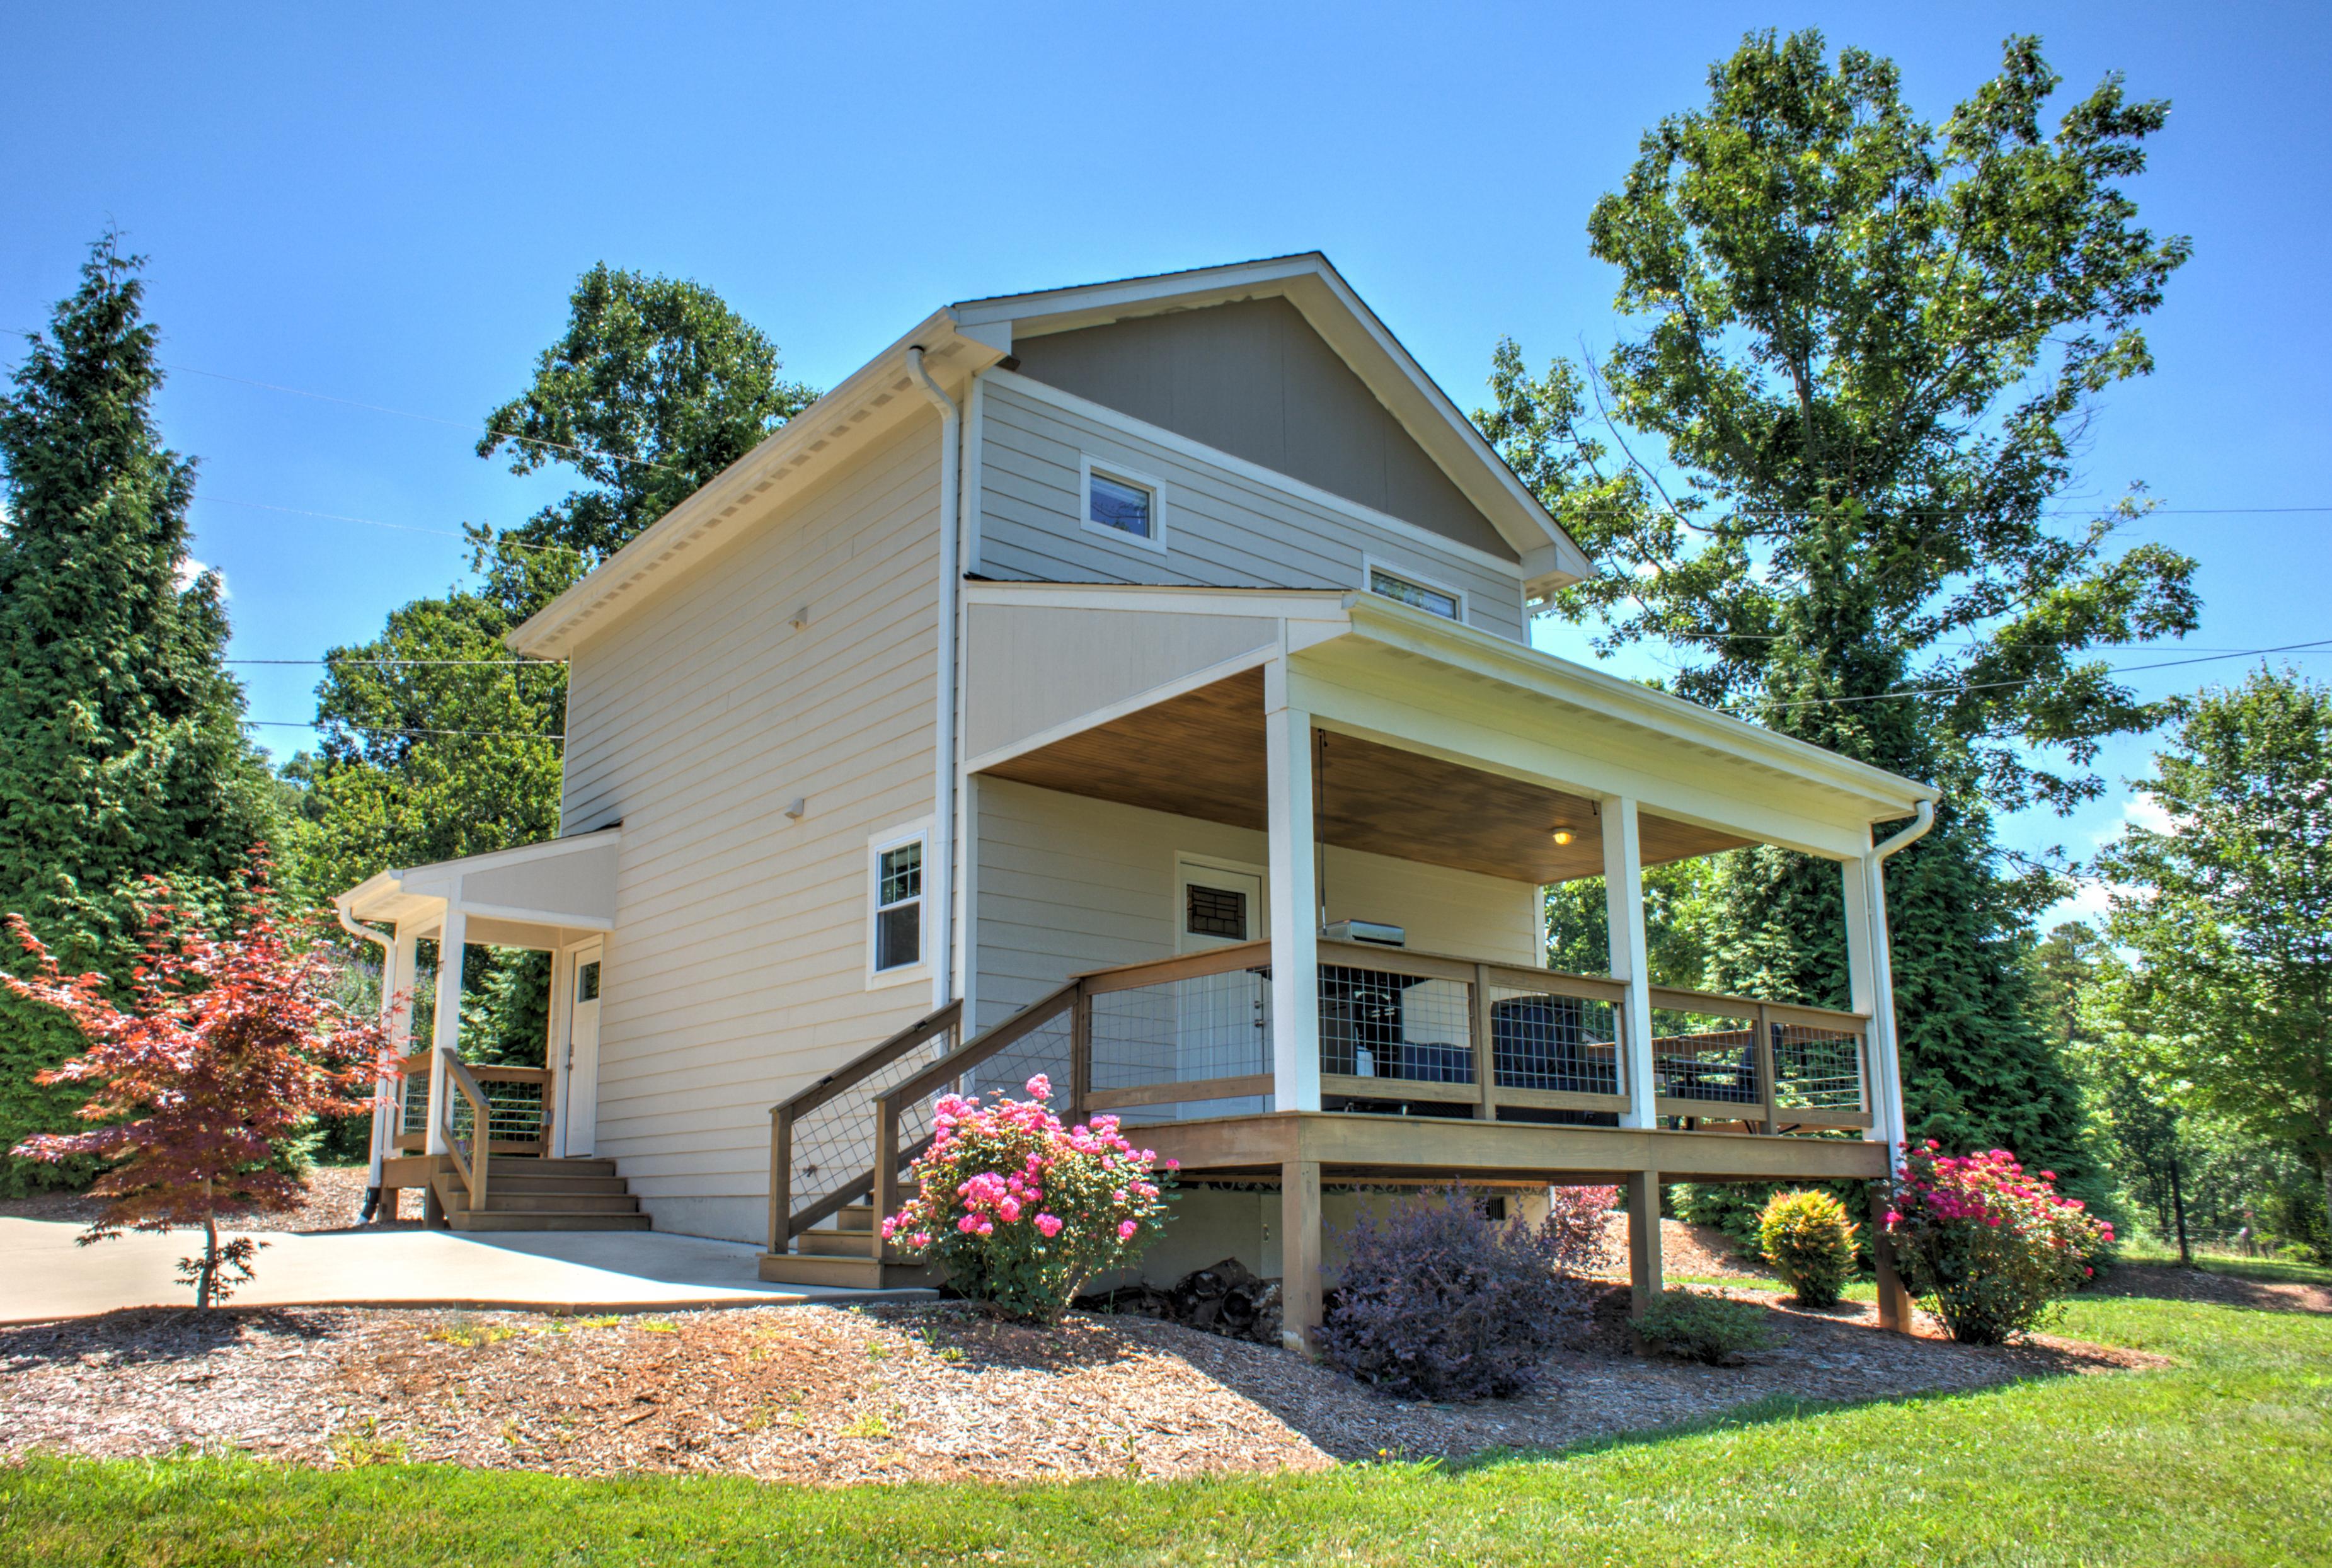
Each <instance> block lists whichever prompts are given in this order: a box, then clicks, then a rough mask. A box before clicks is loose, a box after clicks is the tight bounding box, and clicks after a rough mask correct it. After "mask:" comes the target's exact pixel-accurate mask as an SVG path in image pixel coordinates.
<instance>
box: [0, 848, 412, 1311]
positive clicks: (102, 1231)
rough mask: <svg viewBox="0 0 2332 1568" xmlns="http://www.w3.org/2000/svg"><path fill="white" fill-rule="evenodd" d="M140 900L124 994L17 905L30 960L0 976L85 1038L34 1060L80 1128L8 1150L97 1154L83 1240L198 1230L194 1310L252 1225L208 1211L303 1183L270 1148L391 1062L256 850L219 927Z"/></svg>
mask: <svg viewBox="0 0 2332 1568" xmlns="http://www.w3.org/2000/svg"><path fill="white" fill-rule="evenodd" d="M148 887H149V892H150V893H151V894H152V895H153V897H154V900H155V903H154V907H153V913H152V915H151V918H150V921H149V923H148V929H147V935H146V945H145V953H144V957H143V960H142V961H140V963H139V966H138V970H137V972H136V975H135V978H134V982H133V992H134V995H133V999H132V1000H131V1002H130V1005H129V1006H128V1007H126V1008H123V1007H118V1006H116V1005H115V1004H114V1002H113V1001H112V1000H111V999H110V996H109V994H108V993H109V992H110V990H111V984H110V981H109V980H108V979H107V977H106V976H104V975H102V974H100V973H98V972H96V971H94V970H91V971H87V972H84V973H81V974H79V975H74V976H70V977H68V976H67V975H66V974H65V972H64V971H63V970H62V968H61V967H60V966H59V964H58V962H57V960H56V957H55V955H54V954H53V953H52V952H51V951H49V950H48V948H47V947H46V946H45V945H44V944H43V942H41V940H40V938H39V937H37V936H35V935H34V934H33V932H32V930H31V928H30V927H29V926H28V925H27V924H26V923H25V922H24V919H23V918H22V917H21V916H11V917H9V921H8V927H9V930H10V932H11V933H12V934H13V935H14V938H15V939H16V941H17V942H19V943H21V944H22V945H23V947H24V951H25V952H26V953H27V954H29V955H30V956H31V958H32V959H33V970H34V972H33V975H32V976H31V978H29V979H20V978H18V977H17V976H14V975H7V974H0V984H5V986H6V988H7V990H9V992H10V993H11V994H13V995H14V996H17V997H20V998H23V999H26V1000H28V1001H33V1002H37V1003H39V1004H41V1005H42V1006H44V1007H48V1008H53V1009H57V1010H59V1011H60V1012H62V1014H63V1015H64V1016H65V1017H67V1018H70V1019H72V1023H73V1026H74V1027H75V1028H77V1029H78V1030H79V1031H80V1033H81V1036H82V1037H84V1039H85V1040H86V1042H87V1045H88V1049H87V1050H86V1051H84V1052H83V1053H82V1054H81V1055H80V1056H74V1057H72V1059H71V1060H69V1061H66V1062H63V1063H62V1064H60V1065H59V1066H54V1067H52V1068H49V1069H47V1070H46V1071H44V1072H43V1074H42V1075H41V1076H42V1080H43V1082H44V1083H50V1084H56V1085H67V1086H70V1087H71V1088H72V1089H74V1090H76V1091H79V1092H82V1093H86V1094H87V1095H89V1099H88V1101H87V1103H86V1104H83V1105H82V1106H81V1112H80V1115H81V1120H82V1121H84V1122H87V1123H91V1126H90V1127H89V1129H88V1130H87V1131H84V1132H80V1133H38V1134H35V1135H34V1136H33V1137H30V1138H27V1139H25V1140H24V1142H23V1143H20V1144H18V1145H17V1147H16V1149H15V1153H16V1154H17V1155H18V1156H19V1157H20V1158H23V1159H28V1160H37V1161H52V1162H53V1161H60V1160H77V1159H95V1160H98V1161H101V1162H104V1163H105V1166H106V1170H105V1173H104V1174H103V1175H102V1176H100V1178H99V1179H98V1181H97V1185H96V1188H95V1191H96V1192H97V1194H98V1195H99V1196H100V1197H102V1198H105V1199H108V1200H110V1201H109V1202H108V1203H107V1205H106V1208H105V1209H104V1211H103V1212H102V1213H101V1214H100V1216H99V1217H98V1219H96V1221H95V1222H94V1223H92V1224H91V1226H90V1228H89V1229H88V1230H87V1231H85V1232H84V1233H83V1234H82V1235H81V1238H80V1239H81V1242H82V1243H83V1244H87V1243H90V1242H93V1241H102V1240H105V1239H106V1238H110V1237H113V1236H118V1235H119V1234H120V1233H121V1232H122V1231H123V1230H124V1229H136V1230H154V1231H163V1230H169V1229H175V1228H177V1227H181V1226H200V1227H201V1228H202V1231H203V1250H202V1251H201V1253H199V1254H198V1255H196V1257H189V1258H186V1259H184V1260H182V1261H181V1262H180V1264H179V1266H178V1267H179V1273H180V1274H181V1275H182V1276H184V1277H185V1278H186V1281H187V1282H188V1283H189V1284H191V1285H192V1286H194V1288H195V1305H196V1306H197V1307H204V1308H207V1307H208V1306H209V1305H211V1304H212V1303H213V1302H214V1301H218V1300H222V1299H224V1298H225V1296H227V1295H229V1294H230V1293H231V1291H232V1290H233V1288H234V1286H235V1285H236V1284H237V1283H239V1282H240V1281H242V1280H245V1279H248V1278H250V1277H251V1264H252V1258H253V1253H254V1250H255V1249H254V1247H253V1242H252V1239H251V1238H249V1237H247V1236H245V1237H239V1238H235V1239H234V1240H232V1241H227V1242H222V1241H221V1240H220V1239H219V1232H218V1226H219V1220H220V1219H222V1218H223V1217H226V1216H231V1215H234V1214H238V1213H244V1212H249V1211H253V1210H256V1211H260V1212H267V1211H271V1210H281V1209H290V1208H293V1207H296V1206H297V1204H298V1203H299V1201H300V1199H301V1194H302V1191H303V1190H304V1186H305V1183H304V1181H302V1180H301V1178H299V1177H295V1176H292V1175H288V1174H286V1173H285V1172H283V1171H280V1170H278V1169H275V1168H274V1161H273V1155H274V1151H275V1147H276V1145H277V1144H278V1143H281V1142H282V1141H283V1140H285V1139H286V1138H289V1137H290V1136H292V1134H293V1133H296V1132H298V1131H299V1130H300V1129H301V1126H302V1125H303V1124H304V1123H308V1122H311V1121H312V1120H313V1119H315V1118H316V1117H319V1116H352V1115H356V1114H358V1113H360V1112H363V1111H365V1110H367V1109H368V1105H369V1095H371V1093H372V1088H373V1085H374V1084H375V1083H376V1082H377V1081H378V1078H379V1077H380V1076H381V1075H383V1074H386V1073H387V1071H389V1070H390V1064H389V1058H388V1050H387V1037H386V1035H385V1034H384V1032H383V1030H382V1029H381V1028H380V1026H379V1024H378V1021H377V1020H375V1019H373V1018H356V1017H351V1016H350V1015H349V1013H347V1012H346V1011H344V1010H343V1009H341V1007H340V1006H339V1003H338V1002H337V1001H335V1000H334V999H333V990H334V989H335V987H336V986H337V983H338V974H337V964H336V961H335V959H334V957H333V954H332V951H331V949H330V945H329V944H328V943H326V942H322V941H321V940H318V939H312V938H311V939H309V940H301V939H300V938H298V937H296V936H294V935H292V934H291V933H290V932H286V931H285V930H284V929H283V927H282V925H280V924H279V923H278V922H277V918H276V916H275V915H274V913H272V902H273V901H272V898H271V896H270V894H269V890H268V886H267V865H266V861H265V859H264V858H263V856H262V857H260V858H258V859H256V860H255V861H254V863H253V866H252V868H251V870H250V871H249V873H248V874H247V875H245V876H244V877H243V878H242V879H240V885H239V886H238V888H237V892H238V894H240V896H239V897H238V898H237V899H236V900H235V903H236V904H237V905H238V906H239V907H240V908H241V909H242V911H243V912H244V913H242V914H241V915H240V916H239V917H238V918H237V919H236V920H235V922H234V925H233V926H232V928H231V929H229V930H228V931H227V932H225V934H224V935H221V934H215V933H214V932H213V931H212V930H211V929H210V927H209V924H208V923H207V922H205V920H203V919H202V918H201V917H200V916H198V915H196V914H195V913H193V912H191V911H189V910H187V909H186V908H185V907H184V906H182V905H180V904H177V903H176V902H174V901H173V900H172V899H171V898H170V896H169V890H168V889H167V886H165V885H164V884H161V883H160V882H159V881H154V882H152V883H149V884H148Z"/></svg>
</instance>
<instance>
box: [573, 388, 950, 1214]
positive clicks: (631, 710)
mask: <svg viewBox="0 0 2332 1568" xmlns="http://www.w3.org/2000/svg"><path fill="white" fill-rule="evenodd" d="M938 449H939V442H938V431H937V426H936V424H935V423H934V422H932V421H927V420H919V421H916V422H915V423H913V424H912V425H908V426H906V427H904V428H903V429H902V430H900V431H899V432H897V433H895V434H894V435H890V436H888V437H885V438H884V439H883V440H882V441H881V442H879V443H878V444H876V445H874V446H872V447H870V448H869V449H868V450H867V451H866V452H865V453H863V454H859V455H858V456H857V457H856V458H855V460H854V461H853V462H852V463H851V464H848V465H847V466H846V468H845V469H843V470H842V471H841V472H839V473H836V475H835V476H834V477H833V478H832V479H831V480H830V481H828V482H827V483H825V484H823V485H821V486H819V487H817V488H816V489H813V490H811V491H809V492H805V493H803V494H801V495H799V496H798V497H795V498H793V499H791V500H789V501H788V502H785V503H784V505H783V506H782V508H781V509H780V510H779V512H776V513H775V514H774V515H772V516H770V517H769V518H767V519H765V520H762V521H760V522H758V523H756V524H754V525H752V526H751V527H750V528H748V529H743V530H741V531H740V533H739V537H738V538H737V539H736V540H734V542H732V543H731V544H729V545H727V546H725V547H724V548H723V549H722V550H720V551H719V553H717V554H716V555H714V556H712V557H711V558H708V559H705V560H703V561H701V562H699V563H697V564H696V565H694V566H693V567H692V568H691V569H689V570H688V571H687V573H686V574H685V575H684V576H683V577H682V578H679V579H678V580H676V581H674V582H672V583H669V584H666V585H663V586H661V587H660V588H658V589H657V591H656V594H655V598H653V599H651V600H650V601H649V602H647V603H645V604H643V605H641V606H639V607H636V608H635V609H634V610H633V611H632V612H631V613H630V614H629V615H627V616H626V617H624V618H622V619H620V620H618V621H616V623H615V624H613V625H612V626H608V627H607V629H606V630H605V631H603V632H601V633H599V634H598V635H597V636H592V637H589V638H588V639H587V640H585V641H584V642H583V643H582V645H580V646H578V648H577V649H576V650H575V654H574V656H573V660H572V664H571V667H570V672H569V699H568V732H569V735H570V736H572V737H573V739H572V740H571V741H569V754H568V759H567V772H566V789H565V801H564V808H563V817H564V823H565V826H566V827H567V829H568V830H569V831H573V830H577V829H579V828H582V827H597V826H601V825H604V824H606V823H608V822H613V821H617V820H620V821H621V822H622V823H623V824H624V838H623V848H622V854H621V858H620V864H619V870H618V875H617V879H616V883H617V884H616V931H615V933H614V935H613V936H612V938H611V939H610V940H609V942H608V945H607V960H606V968H605V970H604V971H603V980H602V989H601V993H600V996H601V1000H600V1021H599V1107H598V1122H597V1151H598V1152H599V1153H601V1154H602V1155H607V1156H612V1157H613V1158H615V1159H616V1161H618V1162H620V1167H621V1169H622V1171H623V1172H624V1174H625V1176H626V1177H627V1178H628V1179H629V1180H630V1181H631V1184H632V1190H634V1191H635V1192H636V1193H638V1194H639V1195H640V1197H641V1199H642V1201H643V1204H644V1206H645V1208H646V1209H647V1210H648V1211H649V1212H650V1213H651V1214H653V1215H654V1216H655V1219H656V1223H657V1225H658V1227H659V1228H660V1229H683V1230H689V1231H693V1232H696V1233H699V1234H707V1235H718V1236H726V1237H731V1238H735V1239H739V1240H748V1241H750V1240H757V1239H759V1238H760V1236H761V1230H762V1218H763V1213H764V1206H765V1204H766V1202H767V1199H768V1192H769V1114H768V1112H769V1105H770V1104H773V1103H774V1102H776V1101H777V1100H779V1099H781V1098H783V1097H784V1096H785V1095H788V1094H789V1093H791V1092H792V1091H793V1090H795V1089H797V1088H798V1087H800V1086H801V1085H803V1084H805V1083H808V1082H809V1081H810V1080H811V1079H812V1078H813V1077H815V1076H817V1074H820V1073H823V1072H827V1071H830V1070H831V1069H833V1068H834V1067H835V1066H838V1065H840V1064H841V1063H843V1062H845V1061H847V1060H848V1059H849V1058H850V1057H852V1056H856V1055H857V1054H858V1053H860V1052H862V1051H864V1050H865V1049H866V1048H867V1047H870V1046H872V1045H874V1043H876V1042H877V1041H879V1040H880V1039H882V1038H883V1037H884V1036H886V1035H889V1034H891V1033H893V1032H894V1031H895V1030H896V1029H898V1028H901V1027H903V1025H905V1024H907V1023H910V1022H912V1021H913V1019H914V1018H917V1017H919V1016H921V1015H922V1013H923V1012H924V1011H925V1010H926V1009H928V1008H929V1006H930V996H931V993H930V990H929V987H928V984H925V983H915V984H905V985H898V986H890V987H884V988H879V989H875V990H868V989H867V987H866V985H865V919H866V903H865V875H866V841H867V837H868V835H869V834H871V833H874V832H877V831H880V830H882V829H884V828H886V827H891V826H893V825H894V824H897V823H901V822H906V821H912V820H914V819H917V818H919V817H924V816H926V815H928V813H929V812H930V810H931V779H932V674H933V672H932V664H933V650H934V644H933V638H934V636H935V632H936V626H937V619H936V616H937V607H936V604H935V597H936V594H937V588H938V533H937V524H938V509H939V487H938V472H939V470H938ZM804 606H807V607H808V610H809V618H808V624H807V625H806V626H803V627H802V628H800V629H796V628H795V627H794V626H792V625H791V624H790V623H791V620H792V617H793V616H794V614H795V612H796V611H797V609H798V608H800V607H804ZM794 798H805V799H806V800H807V801H808V811H807V813H806V814H805V815H804V817H802V818H801V819H800V820H799V821H793V820H789V819H788V818H787V817H785V816H784V808H785V806H786V804H787V803H788V801H790V800H792V799H794Z"/></svg>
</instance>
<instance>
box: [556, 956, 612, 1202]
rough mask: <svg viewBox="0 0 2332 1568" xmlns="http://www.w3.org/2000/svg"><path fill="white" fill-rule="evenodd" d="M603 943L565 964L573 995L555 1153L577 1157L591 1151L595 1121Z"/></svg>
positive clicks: (597, 1101)
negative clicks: (563, 1138)
mask: <svg viewBox="0 0 2332 1568" xmlns="http://www.w3.org/2000/svg"><path fill="white" fill-rule="evenodd" d="M604 950H605V944H603V943H600V942H589V943H587V944H585V945H584V946H582V947H578V948H577V949H576V950H575V954H574V961H573V962H572V963H570V964H569V966H568V973H569V975H571V976H572V977H573V978H572V979H571V980H569V984H571V985H572V986H573V987H574V988H575V990H574V994H573V995H572V996H570V997H569V999H568V1001H569V1006H568V1009H567V1109H566V1111H565V1112H564V1114H562V1115H561V1116H560V1118H559V1119H560V1121H562V1122H563V1123H566V1127H567V1142H566V1145H565V1147H563V1148H562V1149H561V1150H560V1151H559V1152H561V1153H562V1154H565V1155H567V1156H568V1157H569V1158H570V1159H572V1158H577V1157H579V1156H581V1155H585V1154H588V1153H590V1152H591V1149H592V1141H593V1134H594V1133H596V1132H597V1128H598V1123H599V960H600V957H601V955H602V953H603V951H604Z"/></svg>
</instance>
